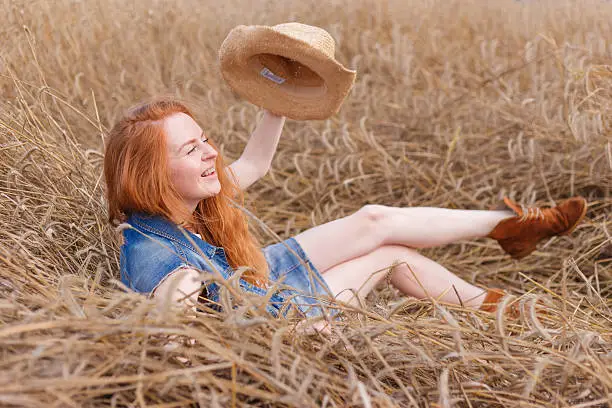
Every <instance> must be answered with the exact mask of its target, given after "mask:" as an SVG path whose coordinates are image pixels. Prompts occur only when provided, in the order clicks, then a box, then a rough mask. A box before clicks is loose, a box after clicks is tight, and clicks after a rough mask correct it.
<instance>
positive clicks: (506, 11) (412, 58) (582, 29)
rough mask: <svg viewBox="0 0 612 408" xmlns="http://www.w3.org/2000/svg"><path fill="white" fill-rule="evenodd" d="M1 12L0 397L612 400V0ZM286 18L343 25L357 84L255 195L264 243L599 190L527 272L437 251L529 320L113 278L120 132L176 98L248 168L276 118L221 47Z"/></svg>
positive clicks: (340, 37)
mask: <svg viewBox="0 0 612 408" xmlns="http://www.w3.org/2000/svg"><path fill="white" fill-rule="evenodd" d="M1 4H2V8H1V10H2V18H1V23H0V44H1V47H0V95H1V98H0V223H1V226H0V356H1V358H0V405H2V406H26V407H41V406H45V407H94V406H95V407H98V406H109V407H145V406H146V407H180V406H203V407H207V406H211V407H235V406H299V407H319V406H322V407H348V406H351V407H352V406H363V407H394V406H401V407H404V406H406V407H409V406H413V407H444V408H447V407H515V406H517V407H519V406H520V407H575V408H578V407H580V408H586V407H606V406H611V404H612V403H611V400H612V313H611V308H612V237H611V235H610V234H611V233H612V217H611V214H612V3H610V2H606V1H604V0H601V1H600V0H582V1H565V0H560V1H552V0H551V1H535V0H532V1H512V0H496V1H486V0H448V1H434V0H413V1H402V0H379V1H365V0H352V1H348V0H346V1H336V0H330V1H319V2H318V1H313V0H302V1H298V0H286V1H280V0H278V1H272V0H270V1H263V0H261V1H260V0H253V1H246V0H243V1H241V0H226V1H223V2H221V1H208V0H201V1H199V0H174V1H161V0H151V1H147V2H145V1H119V0H107V1H103V2H100V1H93V0H89V1H79V0H54V1H44V0H31V1H25V0H8V1H7V0H4V1H3V2H2V3H1ZM287 21H300V22H303V23H307V24H311V25H317V26H320V27H322V28H325V29H326V30H327V31H329V32H330V33H331V34H332V36H333V37H334V39H335V41H336V57H337V58H338V60H339V61H340V62H342V63H343V64H345V65H346V66H348V67H349V68H354V69H357V71H358V76H357V80H356V83H355V86H354V88H353V89H352V91H351V93H350V95H349V97H348V98H347V99H346V100H345V102H344V104H343V106H342V109H341V110H340V112H339V113H338V114H336V115H335V116H333V117H331V118H330V119H328V120H324V121H305V122H299V121H291V120H288V121H287V123H286V125H285V128H284V131H283V134H282V137H281V140H280V143H279V148H278V151H277V153H276V155H275V158H274V161H273V165H272V168H271V170H270V172H269V173H268V174H267V175H266V176H265V177H264V178H263V179H262V180H260V181H259V182H258V183H257V184H255V185H254V186H253V187H251V189H249V190H248V192H247V194H246V198H245V203H244V207H245V209H248V211H249V212H250V213H251V215H252V216H250V226H251V227H252V228H253V231H254V233H255V234H256V235H257V236H258V237H259V239H260V241H261V242H262V243H263V244H265V245H268V244H271V243H274V242H276V241H277V240H278V239H286V238H289V237H291V236H293V235H295V234H297V233H299V232H301V231H303V230H305V229H307V228H310V227H312V226H315V225H318V224H321V223H324V222H327V221H331V220H333V219H336V218H339V217H342V216H345V215H349V214H351V213H352V212H354V211H356V210H357V209H359V208H360V207H361V206H363V205H365V204H372V203H376V204H384V205H389V206H434V207H446V208H464V209H489V208H491V207H492V206H495V205H496V204H497V203H498V202H499V200H500V198H501V197H502V196H504V195H509V196H511V197H513V198H515V199H516V200H518V201H520V202H521V203H523V204H525V205H554V204H555V203H557V202H558V201H559V200H561V199H563V198H567V197H570V196H573V195H577V194H580V195H582V196H584V197H585V198H587V200H588V201H589V207H588V212H587V215H586V218H585V221H584V222H583V223H582V224H581V225H580V226H579V227H578V228H577V230H576V231H575V232H574V233H573V234H571V235H569V236H563V237H555V238H552V239H550V240H549V241H547V242H545V243H544V244H543V245H541V246H540V247H539V249H538V250H537V251H536V252H534V254H532V255H531V256H529V257H527V258H524V259H522V260H520V261H517V260H513V259H511V258H510V257H508V256H507V255H505V254H504V253H503V251H501V250H500V248H499V247H498V245H497V243H496V242H495V241H493V240H490V239H478V240H472V241H465V242H463V241H462V242H458V243H456V244H452V245H447V246H443V247H437V248H430V249H424V250H421V252H422V253H423V254H425V255H426V256H428V257H430V258H432V259H434V260H435V261H437V262H439V263H441V264H442V265H444V266H446V267H447V268H448V269H449V270H451V271H452V272H454V273H456V274H458V275H459V276H461V277H463V278H464V279H466V280H468V281H469V282H472V283H474V284H477V285H482V286H491V287H503V288H506V289H508V290H509V291H510V292H511V293H512V295H513V296H514V298H513V299H515V300H517V301H518V302H520V305H521V316H520V318H518V319H515V320H509V319H507V318H506V317H505V316H504V315H503V314H501V313H500V314H497V315H496V314H488V313H483V312H479V311H470V310H468V309H462V308H459V307H453V306H450V305H446V304H442V303H439V302H435V301H434V300H431V301H430V300H426V301H425V300H417V299H413V298H409V297H403V296H400V295H399V292H397V291H396V290H394V289H393V288H391V287H384V286H383V287H380V288H378V289H377V290H376V291H375V292H374V293H372V294H371V295H369V296H368V297H367V298H365V299H362V300H363V302H362V306H361V307H359V308H355V307H345V316H346V319H345V320H343V321H341V322H336V323H334V327H333V333H334V334H333V336H331V337H329V336H325V335H323V334H310V335H306V334H300V333H296V332H295V330H294V329H295V325H296V323H297V322H295V321H291V320H289V319H274V318H272V317H270V316H267V315H264V314H261V313H260V314H259V315H257V316H256V317H252V318H247V317H245V310H246V309H245V308H246V306H245V307H237V308H236V309H231V308H229V310H227V311H225V312H222V313H219V312H213V311H208V310H206V311H199V312H192V311H184V310H178V309H172V310H161V309H159V308H156V307H155V304H154V302H153V301H152V300H149V299H147V298H145V297H144V296H142V295H139V294H136V293H132V292H129V291H127V290H125V289H124V287H123V286H122V285H121V284H120V282H119V280H118V279H119V270H118V262H119V252H118V239H117V232H116V231H115V230H114V229H113V227H112V226H111V225H110V224H109V223H108V222H107V212H106V205H105V198H104V189H105V186H104V182H103V177H102V158H103V155H104V142H103V141H104V136H105V134H106V133H107V132H108V130H109V129H110V127H111V126H112V124H113V122H114V120H115V119H116V118H118V116H119V115H120V114H121V113H122V112H123V110H124V109H126V108H127V107H129V106H130V105H132V104H134V103H135V102H137V101H139V100H141V99H143V98H147V97H150V96H152V95H160V94H171V95H176V96H179V97H181V98H183V99H185V100H187V101H190V102H191V103H192V105H194V106H196V107H197V109H196V113H197V116H198V118H199V121H200V124H201V125H202V127H203V128H205V129H207V130H208V131H209V132H210V134H211V135H212V137H213V138H214V139H215V141H216V142H217V144H218V145H219V146H220V147H221V150H222V153H223V154H224V155H225V157H226V159H227V160H228V161H229V162H231V161H232V160H235V159H236V158H237V157H238V156H239V155H240V153H241V151H242V149H243V148H244V146H245V143H246V142H247V140H248V138H249V135H250V132H251V131H252V130H253V129H254V127H255V125H256V123H257V119H258V118H259V117H260V116H261V110H260V109H259V108H258V107H255V106H253V105H251V104H249V103H248V102H246V101H244V100H241V99H240V98H238V97H237V96H236V95H235V94H233V93H232V91H231V90H230V88H229V87H228V86H227V84H225V83H224V81H223V80H222V77H221V75H220V72H219V68H218V64H217V50H218V48H219V46H220V44H221V42H222V41H223V39H224V37H225V35H227V33H228V32H229V30H231V28H232V27H234V26H236V25H238V24H264V25H273V24H278V23H281V22H287ZM345 244H346V245H350V242H348V243H345ZM372 272H374V271H372ZM536 299H545V301H546V302H547V305H548V306H547V307H548V309H549V311H550V313H547V314H545V315H538V314H536V313H535V312H534V309H533V307H534V304H535V301H536ZM229 301H231V302H233V303H234V304H236V305H247V306H248V305H255V306H257V305H258V302H259V303H261V299H258V298H257V296H248V295H246V294H245V295H244V297H240V296H238V297H235V298H232V299H230V300H229ZM251 309H253V308H251Z"/></svg>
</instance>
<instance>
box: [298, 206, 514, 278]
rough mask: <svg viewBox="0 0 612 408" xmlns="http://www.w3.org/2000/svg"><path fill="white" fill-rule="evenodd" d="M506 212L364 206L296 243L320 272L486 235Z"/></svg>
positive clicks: (307, 231)
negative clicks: (387, 249)
mask: <svg viewBox="0 0 612 408" xmlns="http://www.w3.org/2000/svg"><path fill="white" fill-rule="evenodd" d="M512 216H514V214H513V213H511V212H509V211H480V210H452V209H447V208H435V207H408V208H398V207H387V206H383V205H367V206H365V207H363V208H361V209H360V210H359V211H357V212H355V213H354V214H351V215H349V216H347V217H344V218H340V219H337V220H334V221H331V222H328V223H326V224H322V225H319V226H316V227H314V228H311V229H308V230H306V231H304V232H302V233H301V234H298V235H297V236H296V237H295V239H296V240H297V241H298V242H299V244H300V245H301V246H302V248H303V249H304V251H305V252H306V254H308V256H309V258H310V260H311V261H312V262H313V263H314V265H315V266H316V267H317V269H318V270H320V271H326V270H328V269H329V268H331V267H332V266H334V265H338V264H340V263H343V262H346V261H348V260H350V259H353V258H356V257H359V256H362V255H365V254H367V253H369V252H371V251H373V250H375V249H376V248H378V247H380V246H382V245H388V244H397V245H404V246H407V247H412V248H427V247H433V246H438V245H445V244H450V243H452V242H455V241H458V240H462V239H473V238H478V237H483V236H486V235H487V234H488V233H489V232H490V231H491V230H492V229H493V228H494V227H495V226H496V225H497V223H498V222H499V221H501V220H503V219H505V218H508V217H512Z"/></svg>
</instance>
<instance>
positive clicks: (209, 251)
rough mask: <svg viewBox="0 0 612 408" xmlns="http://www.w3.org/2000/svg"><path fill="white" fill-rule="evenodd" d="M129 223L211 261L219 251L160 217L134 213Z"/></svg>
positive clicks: (129, 218) (128, 220)
mask: <svg viewBox="0 0 612 408" xmlns="http://www.w3.org/2000/svg"><path fill="white" fill-rule="evenodd" d="M127 222H128V223H129V224H130V225H132V226H133V227H135V228H137V229H139V230H141V231H142V232H149V233H153V234H156V235H159V236H161V237H164V238H167V239H170V240H172V241H174V242H176V243H177V244H179V245H183V246H184V247H186V248H189V249H190V250H192V251H194V252H195V253H200V252H202V253H204V254H205V255H206V256H207V257H208V258H209V259H212V257H213V256H214V255H215V251H216V250H217V247H215V246H214V245H211V244H209V243H208V242H206V241H204V240H202V239H201V238H199V237H198V236H197V235H195V234H194V233H192V232H190V231H188V230H186V229H185V228H183V227H180V226H178V225H177V224H175V223H174V222H172V221H170V220H168V219H167V218H165V217H162V216H160V215H149V214H145V213H132V214H130V216H129V217H128V219H127ZM192 242H193V243H195V244H196V246H197V247H198V249H196V248H195V247H194V245H193V243H192Z"/></svg>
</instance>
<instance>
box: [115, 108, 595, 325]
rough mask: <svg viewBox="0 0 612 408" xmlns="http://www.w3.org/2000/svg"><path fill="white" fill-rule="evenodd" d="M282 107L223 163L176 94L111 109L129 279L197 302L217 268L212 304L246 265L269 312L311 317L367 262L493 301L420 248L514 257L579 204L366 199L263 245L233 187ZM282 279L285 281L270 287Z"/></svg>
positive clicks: (246, 285) (358, 287) (267, 140)
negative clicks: (475, 243)
mask: <svg viewBox="0 0 612 408" xmlns="http://www.w3.org/2000/svg"><path fill="white" fill-rule="evenodd" d="M284 119H285V118H284V117H279V116H274V115H272V114H270V113H269V112H265V113H264V116H263V119H262V120H261V122H260V123H259V124H258V126H257V128H256V130H255V131H254V133H253V134H252V136H251V138H250V140H249V142H248V144H247V146H246V148H245V150H244V152H243V154H242V155H241V157H240V158H239V159H238V160H236V161H235V162H234V163H232V164H231V165H229V166H225V164H224V162H223V159H222V157H221V156H220V155H219V153H218V149H217V148H216V147H215V144H214V143H213V141H212V140H211V139H210V138H209V136H210V135H207V134H205V133H204V132H203V131H202V129H201V128H200V126H198V124H197V123H196V122H195V120H194V119H193V115H192V114H191V112H190V111H189V109H188V108H187V107H186V106H185V105H184V104H182V103H180V102H178V101H175V100H171V99H161V100H156V101H153V102H149V103H144V104H142V105H140V106H137V107H135V108H133V109H131V110H130V111H129V112H128V113H127V115H126V116H125V117H124V118H122V119H120V120H119V122H118V123H117V124H116V125H115V126H114V127H113V129H112V130H111V132H110V134H109V137H108V141H107V146H106V156H105V160H104V172H105V177H106V185H107V198H108V206H109V217H110V220H111V222H123V223H124V224H123V226H124V228H123V229H122V231H123V237H124V243H123V245H122V247H121V279H122V281H123V282H124V283H125V284H126V285H127V286H129V287H130V288H132V289H133V290H136V291H138V292H143V293H150V294H151V293H152V294H153V295H154V296H156V297H159V298H165V299H167V298H170V299H173V300H179V299H183V300H185V301H186V302H191V303H192V304H196V303H197V302H198V295H199V293H200V291H201V286H202V275H200V272H201V271H207V272H209V273H211V274H212V276H216V277H217V279H216V280H213V281H207V283H206V285H205V288H204V289H205V290H206V292H205V297H206V298H207V299H208V300H209V301H211V302H212V303H213V304H217V305H218V302H219V301H220V299H219V289H220V287H219V285H220V284H223V280H224V279H228V278H229V277H230V276H231V275H232V273H233V271H234V270H236V268H237V267H239V266H241V265H248V266H249V267H251V268H250V269H248V270H247V271H246V272H245V273H244V274H243V275H242V278H241V279H240V280H239V282H240V285H241V287H242V288H243V289H244V290H246V291H248V292H252V293H256V294H258V295H262V296H264V295H269V296H270V299H269V302H268V303H267V306H266V308H267V309H268V311H269V312H271V313H273V314H275V315H276V314H278V312H279V311H282V312H283V313H286V312H287V310H289V309H292V308H293V309H294V310H296V311H297V312H298V313H301V314H302V316H305V317H312V316H318V315H321V314H323V309H325V305H324V304H323V303H321V302H320V300H319V299H318V298H319V297H321V296H325V295H326V294H328V295H330V296H333V297H336V298H337V299H339V300H341V301H345V302H347V303H350V304H355V303H356V302H357V299H356V298H355V296H354V292H358V293H359V295H360V296H365V295H366V294H367V293H368V292H369V291H370V290H372V288H373V287H374V286H375V285H376V284H377V283H378V282H379V281H380V280H381V279H383V278H384V277H385V275H383V274H380V273H378V274H372V272H373V271H378V270H383V269H385V268H388V267H390V266H391V264H394V266H393V267H391V268H390V269H389V273H388V274H387V280H388V281H389V282H390V283H391V284H392V285H393V286H395V287H396V288H398V289H399V290H400V291H401V292H403V293H405V294H407V295H410V296H415V297H417V298H429V297H433V298H436V299H438V300H440V301H443V302H447V303H452V304H457V305H463V306H465V307H469V308H474V309H478V308H480V309H484V310H489V311H493V310H495V305H496V303H497V302H498V300H499V298H501V296H502V295H503V291H500V290H496V289H489V290H487V289H482V288H479V287H477V286H474V285H472V284H470V283H468V282H466V281H464V280H462V279H460V278H459V277H457V276H456V275H454V274H453V273H451V272H449V271H448V270H447V269H446V268H444V267H443V266H441V265H439V264H438V263H436V262H434V261H432V260H430V259H428V258H426V257H424V256H423V255H420V254H419V253H418V252H417V250H416V249H418V248H427V247H433V246H437V245H444V244H449V243H452V242H455V241H457V240H464V239H471V238H478V237H490V238H494V239H496V240H497V241H498V242H499V243H500V245H501V246H502V248H503V249H504V250H505V251H506V252H507V253H509V254H510V255H511V256H513V257H515V258H522V257H524V256H526V255H528V254H529V253H530V252H532V251H533V250H534V249H535V248H536V244H537V243H538V242H539V241H541V240H542V239H545V238H549V237H551V236H554V235H559V234H569V233H570V232H571V231H572V230H573V229H574V228H575V227H576V225H577V224H578V223H579V222H580V221H581V220H582V218H583V217H584V214H585V212H586V207H587V206H586V201H585V200H584V199H583V198H581V197H575V198H572V199H569V200H566V201H565V202H563V203H562V204H560V205H559V206H558V207H554V208H548V209H540V208H529V209H525V208H522V207H520V206H518V205H517V204H516V203H514V202H512V201H511V200H509V199H505V203H506V205H507V206H508V207H509V209H506V210H500V211H475V210H451V209H444V208H426V207H416V208H395V207H387V206H382V205H366V206H364V207H362V208H361V209H360V210H358V211H357V212H355V213H354V214H352V215H349V216H347V217H344V218H341V219H337V220H335V221H332V222H329V223H326V224H323V225H320V226H317V227H314V228H311V229H309V230H306V231H304V232H302V233H300V234H298V235H297V236H295V237H292V238H289V239H287V240H285V241H284V242H282V243H277V244H274V245H270V246H268V247H265V248H263V250H262V249H261V248H260V246H259V245H258V243H257V242H256V240H255V239H254V237H253V236H252V235H251V234H250V233H249V231H248V228H247V221H246V218H245V216H244V214H243V212H242V211H240V210H239V209H238V208H236V207H235V206H232V205H231V201H232V200H237V201H238V202H242V194H241V192H242V191H243V190H245V189H246V188H248V187H249V186H250V185H251V184H253V183H254V182H255V181H257V180H258V179H259V178H261V177H263V176H264V175H265V174H266V172H267V171H268V169H269V167H270V163H271V161H272V156H273V154H274V152H275V150H276V146H277V143H278V139H279V137H280V134H281V130H282V127H283V124H284ZM510 210H511V211H510ZM183 227H184V228H183ZM347 243H350V244H347ZM309 272H311V273H309ZM279 283H281V284H282V285H285V286H282V285H281V286H277V288H279V287H280V288H281V289H282V290H281V291H279V292H276V293H269V290H268V289H269V288H271V287H272V286H273V285H276V284H279ZM287 308H289V309H287ZM334 313H335V312H334V311H333V310H332V314H334Z"/></svg>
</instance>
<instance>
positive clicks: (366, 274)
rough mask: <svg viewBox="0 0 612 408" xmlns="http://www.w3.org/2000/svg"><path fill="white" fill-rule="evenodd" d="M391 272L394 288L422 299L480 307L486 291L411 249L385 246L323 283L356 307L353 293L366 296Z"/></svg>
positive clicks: (338, 270)
mask: <svg viewBox="0 0 612 408" xmlns="http://www.w3.org/2000/svg"><path fill="white" fill-rule="evenodd" d="M387 272H391V274H390V278H391V284H392V285H393V286H395V287H396V288H397V289H399V290H400V291H401V292H402V293H403V294H405V295H409V296H414V297H416V298H419V299H426V298H436V299H438V300H439V301H443V302H447V303H452V304H464V305H465V306H475V307H478V306H479V305H480V304H481V303H482V300H483V298H482V296H483V295H484V292H485V291H484V290H483V289H482V288H479V287H477V286H474V285H472V284H471V283H469V282H466V281H465V280H463V279H461V278H460V277H458V276H457V275H455V274H454V273H452V272H450V271H449V270H448V269H446V268H445V267H444V266H442V265H440V264H439V263H437V262H435V261H433V260H432V259H429V258H427V257H425V256H423V255H421V254H419V253H418V252H417V251H416V250H414V249H412V248H408V247H406V246H403V245H383V246H381V247H379V248H377V249H375V250H374V251H372V252H370V253H368V254H366V255H363V256H360V257H357V258H354V259H351V260H350V261H347V262H344V263H341V264H339V265H336V266H334V267H332V268H330V269H329V270H327V271H325V274H324V275H323V279H325V282H326V283H327V285H328V286H329V289H330V290H331V292H332V294H333V295H334V296H335V297H336V298H337V299H339V300H341V301H344V302H349V303H352V304H357V299H355V298H354V292H356V293H358V295H359V297H360V298H361V297H364V296H366V295H367V294H368V293H369V292H370V291H371V290H372V289H373V288H374V287H375V286H376V285H377V283H378V282H380V281H381V280H382V279H384V278H385V277H386V276H387Z"/></svg>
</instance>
